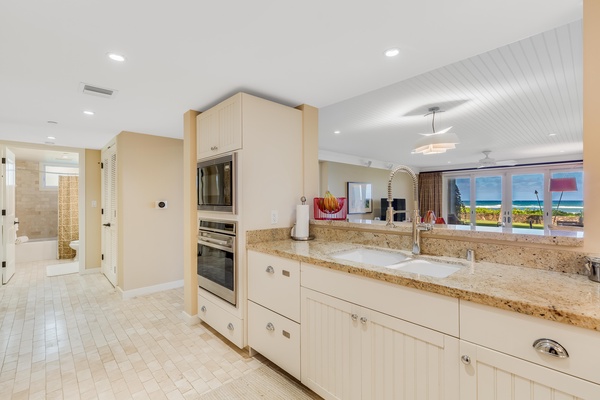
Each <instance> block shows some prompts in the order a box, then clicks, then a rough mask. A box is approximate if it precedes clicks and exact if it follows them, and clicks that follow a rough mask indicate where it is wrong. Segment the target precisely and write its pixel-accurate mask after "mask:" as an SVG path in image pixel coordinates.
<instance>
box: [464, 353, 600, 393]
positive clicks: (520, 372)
mask: <svg viewBox="0 0 600 400" xmlns="http://www.w3.org/2000/svg"><path fill="white" fill-rule="evenodd" d="M460 354H461V355H462V357H463V363H462V364H461V365H462V367H461V372H460V398H461V400H487V399H502V400H548V399H555V400H582V399H583V400H595V399H598V398H600V397H599V396H600V385H596V384H594V383H591V382H589V381H585V380H583V379H579V378H575V377H573V376H571V375H567V374H564V373H562V372H558V371H554V370H552V369H549V368H546V367H542V366H540V365H536V364H533V363H531V362H529V361H524V360H521V359H518V358H516V357H512V356H509V355H506V354H503V353H499V352H497V351H494V350H490V349H487V348H485V347H480V346H476V345H474V344H472V343H468V342H464V341H461V342H460ZM466 357H468V358H466Z"/></svg>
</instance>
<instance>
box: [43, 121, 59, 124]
mask: <svg viewBox="0 0 600 400" xmlns="http://www.w3.org/2000/svg"><path fill="white" fill-rule="evenodd" d="M46 122H48V123H49V124H58V122H56V121H46Z"/></svg>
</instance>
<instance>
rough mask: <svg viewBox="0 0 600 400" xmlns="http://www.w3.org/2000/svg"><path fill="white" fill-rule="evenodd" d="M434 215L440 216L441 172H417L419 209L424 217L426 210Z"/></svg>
mask: <svg viewBox="0 0 600 400" xmlns="http://www.w3.org/2000/svg"><path fill="white" fill-rule="evenodd" d="M429 210H431V211H433V212H434V213H435V215H436V217H438V218H439V217H441V216H442V173H441V172H421V173H420V174H419V211H420V212H421V216H422V217H425V216H426V215H427V211H429Z"/></svg>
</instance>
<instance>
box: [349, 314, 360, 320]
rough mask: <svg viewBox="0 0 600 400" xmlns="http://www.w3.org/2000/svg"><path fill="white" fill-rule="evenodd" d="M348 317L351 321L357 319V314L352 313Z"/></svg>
mask: <svg viewBox="0 0 600 400" xmlns="http://www.w3.org/2000/svg"><path fill="white" fill-rule="evenodd" d="M350 317H351V318H352V321H356V320H357V319H358V315H356V314H352V315H351V316H350Z"/></svg>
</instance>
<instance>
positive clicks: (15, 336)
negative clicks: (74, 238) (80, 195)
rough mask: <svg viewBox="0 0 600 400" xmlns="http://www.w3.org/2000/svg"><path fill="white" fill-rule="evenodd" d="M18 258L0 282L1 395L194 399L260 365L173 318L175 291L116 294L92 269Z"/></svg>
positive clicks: (179, 293)
mask: <svg viewBox="0 0 600 400" xmlns="http://www.w3.org/2000/svg"><path fill="white" fill-rule="evenodd" d="M55 263H56V261H55V260H50V261H45V262H32V263H21V264H18V265H17V268H16V273H15V275H14V277H13V278H12V279H11V281H10V282H9V283H8V284H7V285H4V286H1V287H0V309H2V310H3V312H2V313H0V362H1V363H0V399H17V398H24V399H26V398H30V399H63V398H65V399H69V400H70V399H78V398H81V399H117V400H121V399H168V400H181V399H196V398H198V397H199V396H200V394H202V393H205V392H207V391H210V390H213V389H215V388H218V387H220V386H221V385H223V384H224V383H228V382H231V381H232V380H234V379H238V378H241V377H243V376H244V374H245V373H248V372H249V371H251V370H254V369H256V368H258V367H260V366H262V365H264V363H265V360H264V358H262V357H260V356H259V357H257V358H253V357H249V355H248V354H247V352H245V351H241V350H239V349H236V348H234V347H232V346H230V345H229V344H227V343H225V342H223V340H222V339H221V338H220V337H219V336H218V335H217V334H215V333H214V331H212V329H211V328H209V327H207V326H206V325H203V324H198V325H193V326H188V325H186V323H185V322H184V321H183V320H182V318H181V311H182V309H183V303H184V301H183V289H182V288H179V289H173V290H168V291H164V292H160V293H155V294H151V295H147V296H141V297H137V298H134V299H128V300H123V299H122V298H121V297H120V295H119V293H118V292H117V291H116V290H115V289H114V288H113V287H112V286H111V285H110V283H109V282H108V280H107V279H106V278H105V277H104V276H103V275H101V274H84V275H79V274H70V275H63V276H55V277H47V276H46V274H45V269H46V268H45V267H46V265H50V264H55Z"/></svg>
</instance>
